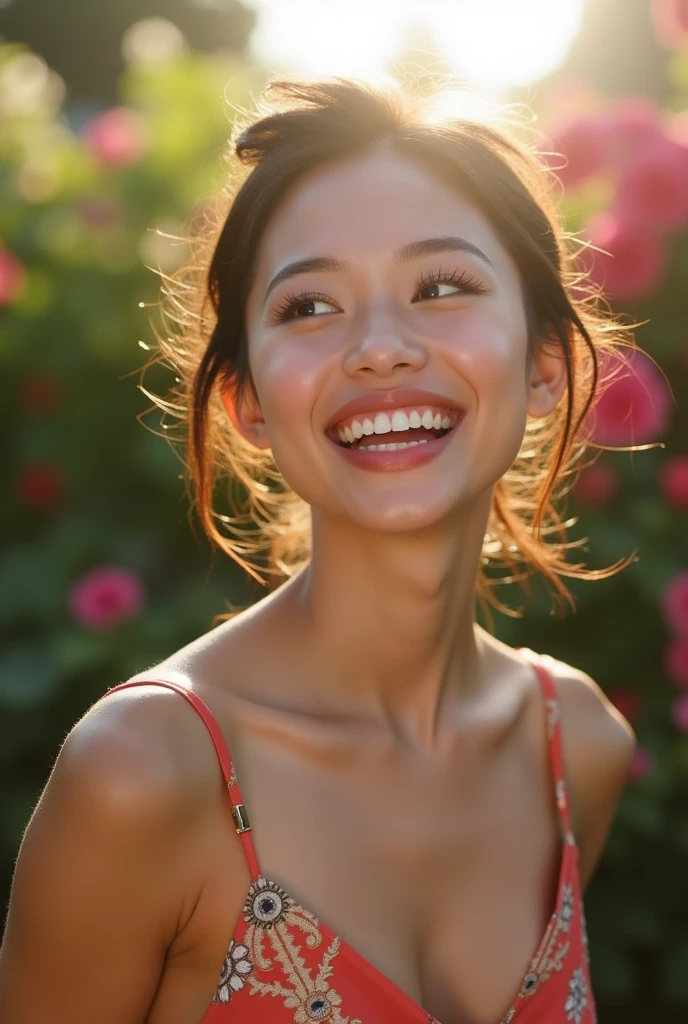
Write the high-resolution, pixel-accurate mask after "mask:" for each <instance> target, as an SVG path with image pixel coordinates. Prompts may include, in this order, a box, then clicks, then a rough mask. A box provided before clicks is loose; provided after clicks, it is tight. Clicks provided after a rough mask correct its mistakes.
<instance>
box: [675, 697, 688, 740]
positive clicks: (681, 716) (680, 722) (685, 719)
mask: <svg viewBox="0 0 688 1024" xmlns="http://www.w3.org/2000/svg"><path fill="white" fill-rule="evenodd" d="M671 719H672V721H673V723H674V725H675V726H676V728H677V729H680V730H681V732H688V693H686V694H682V695H681V696H680V697H677V698H676V700H675V701H674V704H673V707H672V709H671Z"/></svg>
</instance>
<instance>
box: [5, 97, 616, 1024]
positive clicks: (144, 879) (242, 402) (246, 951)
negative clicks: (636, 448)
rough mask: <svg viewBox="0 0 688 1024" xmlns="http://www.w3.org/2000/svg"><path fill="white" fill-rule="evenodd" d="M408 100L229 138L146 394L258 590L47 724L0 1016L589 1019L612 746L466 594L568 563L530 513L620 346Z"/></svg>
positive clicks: (519, 182) (561, 540)
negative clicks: (162, 414)
mask: <svg viewBox="0 0 688 1024" xmlns="http://www.w3.org/2000/svg"><path fill="white" fill-rule="evenodd" d="M446 98H449V99H450V98H451V96H449V97H445V99H446ZM429 100H430V97H425V98H423V97H419V96H413V95H410V94H407V93H405V92H404V91H403V89H401V88H398V87H393V86H390V87H388V88H387V89H379V88H374V87H373V86H371V85H368V84H365V83H363V82H358V81H355V80H349V79H325V80H320V81H314V82H301V81H275V82H273V83H272V86H271V88H269V89H268V91H267V93H266V95H265V97H263V100H262V101H261V105H260V107H259V109H258V110H257V111H256V112H255V113H253V114H251V115H249V116H248V117H246V118H244V120H243V121H242V122H241V123H238V124H237V126H236V129H235V132H234V134H233V137H232V140H231V150H232V152H231V155H232V161H233V163H232V180H231V184H230V186H229V187H228V189H227V192H225V193H223V196H222V203H221V204H220V206H219V207H218V212H219V213H220V215H221V216H220V219H219V220H218V223H217V226H216V230H215V232H214V233H213V234H212V236H211V237H205V238H201V239H199V242H198V251H197V255H196V257H195V258H194V260H193V261H192V262H191V263H190V264H189V265H188V266H187V267H186V268H185V269H183V270H182V271H181V272H179V273H178V275H177V277H176V278H175V279H173V281H172V286H176V287H174V288H172V290H170V288H171V287H172V286H170V285H169V283H168V284H167V285H166V294H165V298H166V301H167V310H168V313H169V322H170V323H172V322H174V323H175V324H176V325H177V330H176V331H175V332H173V333H170V334H169V335H168V336H166V337H164V338H161V339H160V342H161V351H162V355H163V356H164V357H166V358H167V360H168V361H169V362H170V363H171V364H172V365H173V366H174V367H175V368H176V369H177V372H178V374H179V380H180V384H179V388H178V389H177V390H176V392H175V393H174V394H173V395H172V396H170V398H169V399H159V401H160V404H161V406H162V408H163V409H165V410H166V411H169V412H171V413H172V414H175V415H178V416H181V417H182V422H183V423H185V424H186V423H188V430H189V437H188V441H189V465H190V470H191V473H192V475H193V481H194V483H195V487H196V498H197V507H198V511H199V514H200V518H201V521H202V523H203V525H204V527H205V529H206V531H207V533H208V535H209V537H210V538H211V539H212V540H214V541H215V542H216V543H217V544H218V545H219V546H220V547H221V548H222V549H223V550H224V551H225V552H226V553H227V554H228V555H230V556H231V557H232V558H234V559H235V560H236V561H237V562H238V563H239V564H240V565H242V566H243V567H244V568H245V569H246V570H247V571H248V572H250V573H251V574H253V575H254V576H255V577H256V578H258V579H263V580H264V581H265V579H267V580H268V581H269V582H270V583H271V584H272V585H273V590H274V592H273V593H271V594H269V595H267V596H266V597H264V598H263V600H261V601H259V602H258V603H257V604H256V605H255V606H254V607H252V608H250V609H246V610H245V611H244V612H242V613H240V614H238V615H236V616H234V617H230V618H229V621H226V622H222V623H221V625H219V626H218V627H217V628H215V629H213V630H212V631H211V632H209V633H208V634H206V635H204V636H202V637H199V638H198V639H197V640H195V641H194V642H192V643H191V644H189V645H187V646H186V647H184V648H182V649H181V650H178V651H175V652H172V653H171V654H170V656H169V657H168V658H166V659H165V660H164V661H163V662H162V663H161V664H159V665H157V666H155V667H153V668H151V669H149V670H147V671H145V672H142V673H140V674H139V675H137V676H135V677H133V678H132V679H129V680H127V681H126V682H124V683H120V684H119V685H117V686H113V687H111V689H110V690H109V691H108V692H107V693H106V694H105V695H104V699H102V700H99V701H97V702H96V704H95V705H94V706H93V707H92V708H91V709H89V711H88V712H87V713H86V714H85V715H84V717H83V718H82V719H81V720H80V721H79V722H78V723H77V724H76V725H75V726H74V728H73V729H72V731H71V732H70V734H69V736H68V738H67V740H66V741H65V744H64V746H63V748H62V750H61V752H60V756H59V758H58V760H57V763H56V765H55V767H54V770H53V772H52V773H51V776H50V779H49V780H48V783H47V785H46V788H45V790H44V793H43V794H42V796H41V799H40V801H39V804H38V806H37V809H36V812H35V813H34V817H33V818H32V820H31V822H30V824H29V827H28V828H27V831H26V834H25V837H24V841H23V843H22V848H21V850H20V854H19V858H18V861H17V869H16V876H15V883H14V887H13V894H12V901H11V906H10V913H9V918H8V927H7V932H6V938H5V943H4V945H3V949H2V951H1V953H0V1017H2V1020H3V1024H25V1022H26V1021H29V1020H31V1021H33V1020H47V1019H50V1020H51V1022H52V1024H67V1022H69V1024H86V1022H87V1021H92V1020H94V1019H97V1020H98V1021H99V1022H100V1024H123V1022H127V1024H142V1022H143V1021H144V1020H145V1021H146V1024H199V1022H202V1024H224V1022H226V1024H248V1022H253V1021H260V1022H264V1024H288V1022H294V1024H308V1022H309V1021H319V1020H326V1021H330V1022H332V1024H389V1022H391V1021H393V1022H394V1024H433V1022H435V1024H437V1022H440V1021H441V1022H442V1024H511V1022H512V1021H515V1022H516V1024H571V1022H573V1024H594V1022H595V1000H594V997H593V993H592V988H591V978H590V970H589V956H588V945H587V933H586V927H585V913H584V905H583V890H584V888H585V885H586V884H587V882H588V880H589V878H590V876H591V874H592V872H593V871H594V869H595V866H596V864H597V862H598V860H599V857H600V855H601V852H602V849H603V847H604V843H605V840H606V837H607V833H608V831H609V828H610V825H611V822H612V819H613V816H614V812H615V809H616V806H617V803H618V799H619V796H620V793H621V790H622V788H623V784H624V782H625V779H626V777H627V775H628V771H629V768H630V764H631V759H632V756H633V752H634V736H633V732H632V730H631V728H630V726H629V725H628V723H627V722H626V720H625V719H624V718H623V717H622V715H621V714H620V713H619V712H618V711H617V710H616V709H615V708H614V707H613V706H612V705H611V704H610V702H609V701H608V700H607V699H606V697H605V696H604V694H603V693H602V691H601V690H600V689H599V687H598V686H597V685H596V684H595V682H594V681H593V680H592V679H590V678H589V677H588V676H586V675H585V674H584V673H582V672H580V671H578V670H577V669H575V668H572V667H570V666H567V665H563V664H561V663H559V662H555V661H554V660H553V659H550V658H547V657H546V656H538V655H536V654H534V653H533V652H529V651H525V650H513V649H511V648H509V647H508V646H506V645H505V644H502V643H500V642H499V641H497V640H496V639H495V638H494V637H493V636H491V635H490V633H489V632H488V631H487V630H486V629H483V628H482V627H480V626H479V625H478V623H477V622H476V618H475V603H476V598H477V597H481V596H482V598H483V599H484V600H490V599H491V600H493V601H495V602H496V598H495V597H494V589H493V584H494V581H493V580H491V578H490V577H489V575H488V574H487V572H486V571H485V570H486V569H489V568H490V565H491V563H492V564H495V565H497V566H499V565H501V566H506V567H507V570H508V571H509V572H510V573H511V574H512V575H518V574H519V573H526V572H528V571H539V572H540V573H542V574H544V576H545V577H546V578H547V579H548V580H549V582H550V583H551V584H552V586H553V588H554V590H555V592H556V593H558V595H559V596H560V597H564V598H565V597H566V596H567V594H568V592H567V589H566V586H565V584H564V582H563V579H564V578H565V577H566V576H567V575H585V574H586V570H585V568H584V567H583V566H581V565H577V564H574V565H571V564H569V563H568V562H567V558H566V556H567V551H568V546H567V540H566V532H565V528H564V524H563V523H562V521H561V518H560V516H559V512H558V510H557V493H558V491H559V490H561V489H562V484H565V483H566V480H567V477H570V475H571V473H572V472H573V471H574V470H575V467H576V459H577V457H578V455H579V453H580V452H581V451H582V450H583V449H584V446H585V438H584V437H581V436H580V428H581V423H582V422H583V420H584V417H585V414H586V411H587V410H588V408H589V406H590V403H591V401H592V400H593V398H594V397H595V395H596V392H597V374H596V363H597V357H598V353H599V352H602V351H603V352H614V351H615V350H616V349H617V348H619V349H620V347H621V345H622V344H623V343H626V344H630V341H629V339H627V338H624V336H623V334H622V332H621V331H620V330H619V328H618V326H617V325H616V323H615V322H614V321H613V320H611V319H609V318H607V317H605V316H604V315H603V314H602V313H601V312H600V311H599V310H598V309H597V308H596V305H595V302H594V301H593V300H592V299H591V300H589V301H587V300H584V299H583V298H581V296H580V282H578V290H577V291H576V292H574V290H573V285H574V283H575V282H576V278H575V275H574V273H573V268H572V265H571V258H570V256H569V255H568V253H567V248H566V246H567V243H566V240H565V238H564V236H563V235H562V232H561V229H560V226H559V224H558V221H557V217H556V212H555V209H554V207H553V204H552V202H551V199H550V198H549V195H548V191H547V184H548V182H547V176H546V172H545V171H544V170H543V169H542V168H541V167H540V165H539V164H538V161H537V159H536V157H535V156H534V155H533V154H531V153H530V152H529V151H528V150H527V149H526V148H525V147H524V146H522V145H521V144H520V143H519V142H518V141H517V140H516V138H515V137H514V136H513V135H512V134H511V133H510V132H509V131H508V130H507V129H506V128H504V127H499V126H497V125H496V124H488V123H486V122H481V121H478V120H475V119H474V118H470V117H467V116H465V115H464V114H463V113H462V111H461V106H460V103H461V95H460V93H458V92H457V93H456V94H455V95H454V100H455V103H456V109H455V111H454V113H453V114H449V113H448V114H447V115H446V116H445V117H444V119H443V120H437V118H436V117H434V116H433V115H432V113H431V103H430V102H429ZM449 108H450V104H448V103H447V102H445V103H444V109H445V111H447V110H449ZM227 470H229V473H230V475H231V477H232V478H233V479H235V480H238V481H239V482H240V483H241V484H243V485H244V488H245V491H246V494H247V495H248V508H245V507H244V508H242V507H239V508H237V509H235V510H234V512H235V516H234V518H233V520H230V519H228V517H226V516H222V517H218V515H217V513H216V512H215V511H214V508H213V503H212V498H213V495H214V493H215V490H216V488H215V484H216V481H217V479H218V476H219V474H220V473H221V472H223V471H227ZM218 519H220V520H221V521H222V522H226V523H227V524H228V526H229V530H228V531H227V532H224V531H221V530H220V529H219V528H218V525H217V522H218ZM610 571H611V570H610ZM590 575H593V576H595V575H604V573H597V574H595V573H592V574H590ZM277 584H281V585H280V586H279V587H278V586H277ZM224 618H227V617H226V616H225V617H224ZM189 705H191V708H192V709H193V711H195V712H196V713H197V714H193V711H192V710H191V709H190V708H189ZM228 741H231V745H232V749H233V758H232V757H230V753H229V748H228ZM218 763H219V767H220V769H221V772H218ZM239 778H241V780H242V786H245V787H246V788H245V790H244V791H243V792H245V793H246V797H247V800H246V802H245V800H244V796H243V793H242V790H241V789H240V788H239V783H238V779H239ZM249 807H250V813H249V810H248V808H249ZM254 830H255V842H254V839H253V836H254ZM37 977H40V978H41V984H40V985H37V984H36V978H37Z"/></svg>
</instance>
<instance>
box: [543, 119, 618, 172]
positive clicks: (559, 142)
mask: <svg viewBox="0 0 688 1024" xmlns="http://www.w3.org/2000/svg"><path fill="white" fill-rule="evenodd" d="M552 148H553V150H554V151H555V154H553V155H549V156H548V158H547V159H548V160H549V162H550V166H551V167H552V169H553V170H554V171H555V172H556V174H557V176H558V177H559V178H560V179H561V182H562V184H563V185H564V186H565V187H566V188H571V187H574V186H575V185H579V184H580V183H581V182H583V181H585V180H586V179H587V178H590V177H592V176H593V175H594V174H598V173H599V172H600V171H603V170H604V169H605V167H606V166H607V163H608V159H609V132H608V130H607V127H606V126H605V125H604V124H602V123H601V122H600V121H593V120H591V119H590V118H579V119H578V120H575V121H571V122H570V124H568V125H567V126H566V127H565V128H564V129H563V130H562V131H561V132H560V133H559V134H558V135H556V136H555V137H554V138H553V139H552ZM558 154H562V155H563V156H564V157H565V158H566V163H565V165H564V166H562V161H561V158H560V156H559V155H558Z"/></svg>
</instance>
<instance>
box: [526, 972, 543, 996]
mask: <svg viewBox="0 0 688 1024" xmlns="http://www.w3.org/2000/svg"><path fill="white" fill-rule="evenodd" d="M539 984H540V979H539V978H538V976H537V974H536V973H535V971H530V973H529V974H526V976H525V978H524V979H523V984H522V985H521V992H522V993H523V995H524V996H532V994H533V992H534V991H535V989H536V988H537V987H538V985H539Z"/></svg>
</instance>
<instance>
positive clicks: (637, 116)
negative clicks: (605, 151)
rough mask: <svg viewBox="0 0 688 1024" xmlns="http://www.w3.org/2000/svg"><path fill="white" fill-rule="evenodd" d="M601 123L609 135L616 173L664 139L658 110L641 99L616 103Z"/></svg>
mask: <svg viewBox="0 0 688 1024" xmlns="http://www.w3.org/2000/svg"><path fill="white" fill-rule="evenodd" d="M603 123H604V124H605V125H606V128H607V131H608V133H609V150H610V157H611V162H612V163H613V164H614V165H615V166H616V167H618V168H620V169H621V168H624V167H625V166H626V165H627V164H628V162H629V161H632V160H633V159H634V158H635V157H636V156H639V155H641V154H642V153H646V152H648V151H649V150H651V149H653V148H654V147H655V146H658V145H661V144H662V143H663V142H665V141H666V139H667V134H666V132H665V130H664V125H663V124H662V120H661V117H660V111H659V108H658V107H656V106H655V104H654V103H653V102H652V101H651V100H648V99H645V98H644V97H640V96H627V97H624V99H621V100H618V101H617V102H616V103H615V104H614V106H613V107H612V108H611V110H610V111H609V113H608V114H607V116H606V118H604V121H603Z"/></svg>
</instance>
